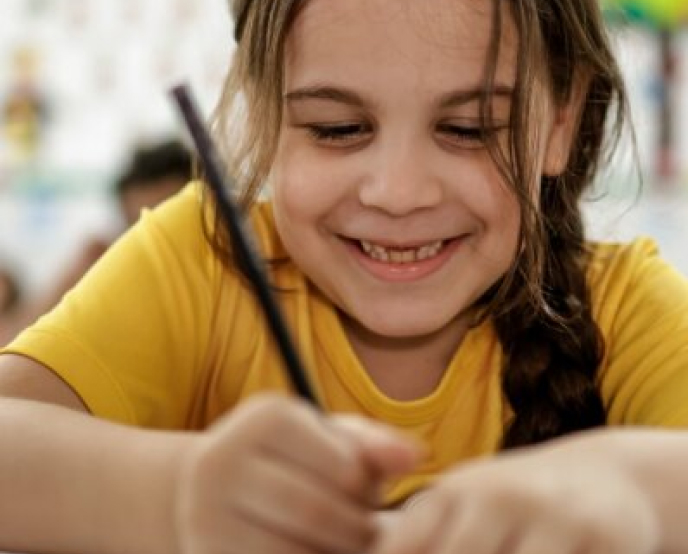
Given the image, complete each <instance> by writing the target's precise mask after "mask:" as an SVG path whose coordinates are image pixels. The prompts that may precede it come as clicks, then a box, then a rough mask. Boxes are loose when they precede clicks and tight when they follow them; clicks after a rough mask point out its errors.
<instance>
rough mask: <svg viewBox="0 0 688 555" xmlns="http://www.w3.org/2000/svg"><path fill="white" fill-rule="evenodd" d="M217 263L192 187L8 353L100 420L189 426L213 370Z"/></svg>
mask: <svg viewBox="0 0 688 555" xmlns="http://www.w3.org/2000/svg"><path fill="white" fill-rule="evenodd" d="M214 260H215V258H214V257H213V256H212V253H211V249H210V247H209V245H208V244H207V240H206V239H205V236H204V233H203V229H202V213H201V204H200V199H199V195H198V189H197V186H196V185H190V186H188V187H187V188H186V189H185V190H184V191H183V192H182V193H180V194H179V195H177V196H176V197H174V198H173V199H171V200H169V201H168V202H166V203H165V204H164V205H162V206H161V207H160V208H158V209H156V210H154V211H152V212H147V213H144V215H143V216H142V218H141V220H140V221H139V223H138V224H136V225H135V226H134V227H133V228H132V229H131V230H129V232H127V233H126V234H125V235H124V236H123V237H122V238H121V239H120V240H119V241H117V242H116V243H115V244H114V245H113V246H112V247H111V248H110V249H109V250H108V252H107V253H106V254H105V255H104V256H103V257H102V258H101V259H100V260H99V261H98V262H97V263H96V264H95V265H94V267H93V268H92V269H91V270H90V271H89V272H88V273H87V274H86V275H85V276H84V278H83V279H82V280H81V281H80V283H79V284H78V285H77V286H76V287H75V288H74V289H73V290H72V291H70V292H69V293H68V294H67V295H66V296H65V297H64V299H63V300H62V302H61V303H60V304H59V305H58V306H57V307H56V308H55V309H54V310H53V311H52V312H50V313H49V314H47V315H46V316H44V317H43V318H41V319H40V320H39V321H38V322H37V323H36V324H34V325H33V326H32V327H30V328H28V329H27V330H26V331H25V332H24V333H22V334H21V335H20V336H19V337H18V338H17V339H16V340H15V341H14V342H12V343H11V344H10V345H9V346H8V347H7V348H6V349H5V350H4V351H3V352H10V353H16V354H21V355H24V356H27V357H30V358H32V359H34V360H36V361H38V362H40V363H42V364H44V365H45V366H47V367H49V368H50V369H52V370H53V371H54V372H55V373H56V374H58V375H59V376H60V377H61V378H62V379H64V380H65V381H66V382H67V383H68V384H69V385H70V386H71V387H72V388H73V389H74V391H75V392H76V393H77V394H78V395H79V396H80V397H81V398H82V400H83V401H84V403H85V404H86V406H87V407H88V408H89V410H90V411H91V412H92V413H93V414H94V415H97V416H100V417H103V418H107V419H111V420H114V421H119V422H122V423H128V424H133V425H138V426H145V427H151V428H166V429H182V428H185V427H187V425H188V421H189V414H190V411H191V410H192V404H193V400H194V399H195V398H196V396H197V394H198V388H199V387H201V386H202V373H203V369H204V368H205V367H206V362H205V352H206V346H207V343H208V338H209V333H210V326H211V318H212V310H213V308H212V307H213V302H212V295H213V293H212V291H213V287H214V286H213V280H214V278H213V275H214V272H215V271H216V270H215V269H214V268H215V263H214Z"/></svg>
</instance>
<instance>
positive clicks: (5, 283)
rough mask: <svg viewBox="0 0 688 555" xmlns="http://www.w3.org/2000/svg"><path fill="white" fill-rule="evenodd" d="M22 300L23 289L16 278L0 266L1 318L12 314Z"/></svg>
mask: <svg viewBox="0 0 688 555" xmlns="http://www.w3.org/2000/svg"><path fill="white" fill-rule="evenodd" d="M20 299H21V288H20V287H19V282H18V280H17V278H16V276H15V275H14V274H13V273H12V272H11V271H10V270H9V269H8V268H6V267H3V266H0V318H3V317H4V316H5V315H7V314H11V313H12V311H13V310H14V308H15V307H16V306H17V305H18V304H19V301H20Z"/></svg>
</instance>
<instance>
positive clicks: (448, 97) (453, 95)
mask: <svg viewBox="0 0 688 555" xmlns="http://www.w3.org/2000/svg"><path fill="white" fill-rule="evenodd" d="M487 92H488V91H486V89H485V88H483V87H476V88H472V89H465V90H455V91H451V92H449V93H446V94H443V95H442V96H440V97H439V99H438V101H437V105H438V106H439V107H440V108H453V107H456V106H461V105H463V104H468V103H469V102H475V101H476V100H479V99H480V98H481V97H482V96H483V95H485V94H486V93H487ZM489 93H490V95H491V96H501V97H511V96H513V94H514V89H513V87H510V86H508V85H499V84H498V85H495V86H494V88H493V89H492V90H491V91H489ZM284 99H285V100H286V101H287V102H289V103H293V102H300V101H304V100H331V101H333V102H339V103H341V104H347V105H349V106H354V107H356V108H361V107H364V106H370V104H371V103H370V102H367V101H366V100H365V99H364V98H363V97H362V96H361V95H359V94H358V93H356V92H354V91H352V90H350V89H346V88H341V87H332V86H328V85H323V86H320V85H315V86H309V87H302V88H298V89H294V90H292V91H289V92H287V93H285V95H284Z"/></svg>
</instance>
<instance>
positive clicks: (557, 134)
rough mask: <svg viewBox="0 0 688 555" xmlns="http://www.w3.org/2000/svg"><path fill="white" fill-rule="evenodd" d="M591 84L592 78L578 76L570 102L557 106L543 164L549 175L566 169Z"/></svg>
mask: <svg viewBox="0 0 688 555" xmlns="http://www.w3.org/2000/svg"><path fill="white" fill-rule="evenodd" d="M589 84H590V79H588V78H580V76H578V78H576V79H575V85H574V89H573V91H572V92H571V96H570V97H569V100H568V102H566V104H563V105H561V106H558V107H556V108H555V112H554V118H553V121H552V128H551V130H550V133H549V138H548V140H547V145H546V149H547V150H546V153H545V160H544V165H543V172H544V174H545V175H546V176H548V177H556V176H559V175H561V174H563V173H564V172H565V171H566V166H567V165H568V163H569V157H570V155H571V148H572V146H573V143H574V141H575V138H576V134H577V133H578V128H579V126H580V119H581V115H582V113H583V107H584V104H585V100H586V97H587V94H588V88H589Z"/></svg>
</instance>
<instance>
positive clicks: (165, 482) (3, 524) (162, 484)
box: [0, 399, 191, 552]
mask: <svg viewBox="0 0 688 555" xmlns="http://www.w3.org/2000/svg"><path fill="white" fill-rule="evenodd" d="M0 430H2V434H0V492H2V495H0V550H13V551H53V552H54V551H93V552H97V551H170V550H173V549H174V548H175V545H174V543H173V542H174V537H173V529H174V524H173V514H172V511H173V505H174V503H173V495H174V487H173V486H174V484H175V476H176V471H177V470H176V466H177V464H178V462H179V460H180V458H181V457H180V453H181V451H182V450H184V449H185V448H186V446H187V444H188V442H189V441H191V436H185V435H183V434H173V433H162V432H149V431H143V430H136V429H133V428H128V427H124V426H119V425H115V424H111V423H108V422H105V421H101V420H98V419H96V418H93V417H91V416H88V415H85V414H82V413H78V412H75V411H71V410H69V409H64V408H61V407H57V406H52V405H48V404H43V403H37V402H32V401H23V400H13V399H0Z"/></svg>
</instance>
